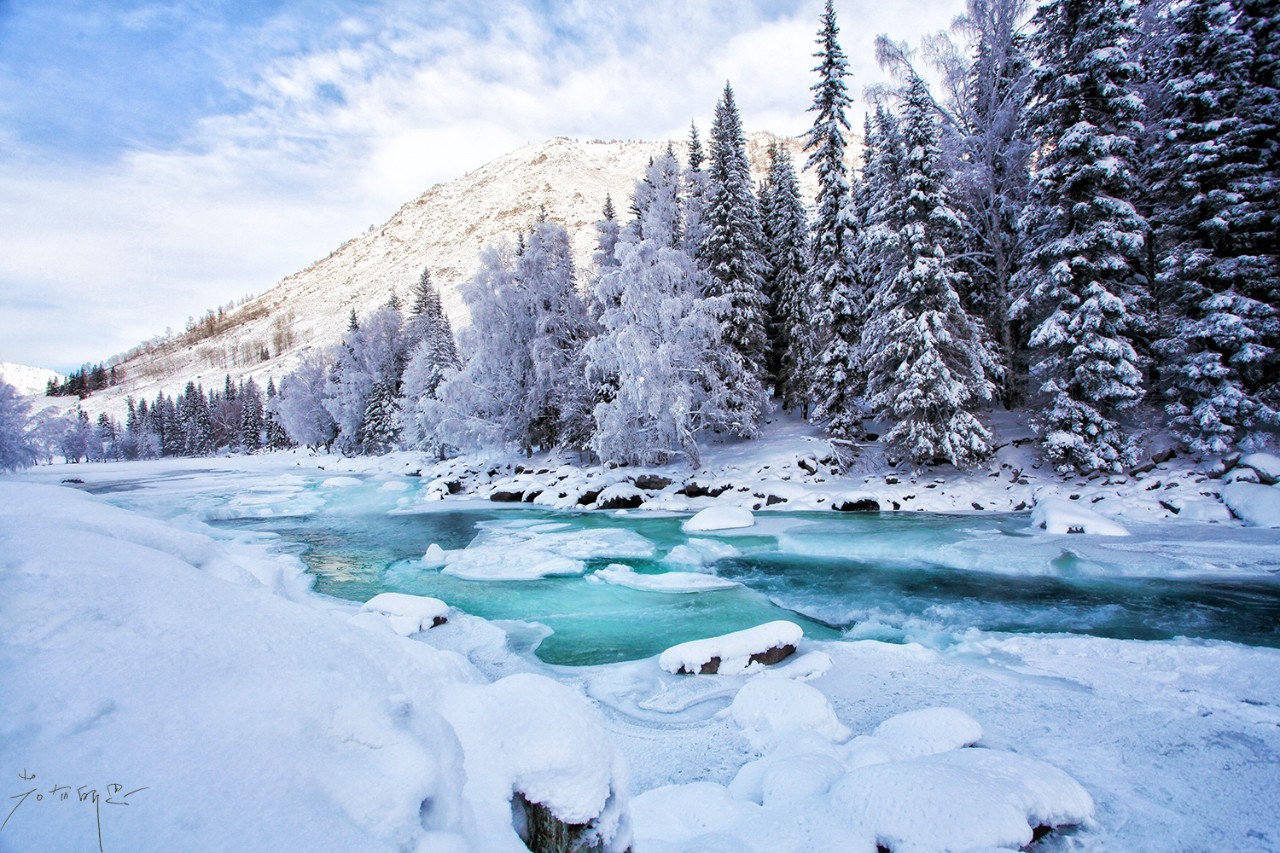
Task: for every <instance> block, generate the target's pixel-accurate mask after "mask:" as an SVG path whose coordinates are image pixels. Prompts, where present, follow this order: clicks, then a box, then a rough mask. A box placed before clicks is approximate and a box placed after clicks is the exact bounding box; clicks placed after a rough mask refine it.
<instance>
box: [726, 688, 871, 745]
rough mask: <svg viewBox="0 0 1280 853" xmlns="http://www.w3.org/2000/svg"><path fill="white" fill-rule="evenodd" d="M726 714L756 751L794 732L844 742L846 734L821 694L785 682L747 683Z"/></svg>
mask: <svg viewBox="0 0 1280 853" xmlns="http://www.w3.org/2000/svg"><path fill="white" fill-rule="evenodd" d="M729 712H730V714H731V715H732V716H733V720H734V722H736V723H737V724H738V725H739V726H741V727H742V734H743V736H744V737H746V739H747V741H748V742H749V743H750V744H751V746H752V748H754V749H757V750H764V749H767V748H768V747H770V746H772V745H774V744H775V743H777V742H778V740H779V739H780V738H781V737H783V736H785V735H788V734H794V733H796V732H812V733H814V734H817V735H818V736H820V737H822V738H824V739H825V740H828V741H832V742H839V741H844V740H847V739H848V737H849V734H850V732H849V729H848V728H847V727H846V726H845V725H844V724H843V723H841V722H840V720H838V719H837V718H836V712H835V711H834V710H833V709H832V707H831V703H830V702H829V701H828V700H827V697H826V696H824V695H823V693H822V691H820V690H818V689H817V688H816V687H812V686H810V685H808V684H804V683H802V682H798V681H791V680H789V679H783V678H755V679H752V680H751V681H748V682H747V683H746V684H745V685H743V686H742V689H741V690H739V691H738V693H737V695H736V696H734V697H733V704H732V705H731V706H730V708H729Z"/></svg>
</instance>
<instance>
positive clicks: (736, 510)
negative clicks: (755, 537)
mask: <svg viewBox="0 0 1280 853" xmlns="http://www.w3.org/2000/svg"><path fill="white" fill-rule="evenodd" d="M755 523H756V517H755V516H754V515H753V514H752V513H751V510H749V509H747V508H746V507H741V506H711V507H707V508H706V509H704V510H702V511H701V512H699V513H697V514H696V515H694V516H693V517H692V518H690V519H688V520H686V521H685V522H684V523H683V524H681V525H680V529H681V530H683V531H684V532H685V533H704V532H707V531H711V530H736V529H739V528H743V527H751V526H752V525H753V524H755Z"/></svg>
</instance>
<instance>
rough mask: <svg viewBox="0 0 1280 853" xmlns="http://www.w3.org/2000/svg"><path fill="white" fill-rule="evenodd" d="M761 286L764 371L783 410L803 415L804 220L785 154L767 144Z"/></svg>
mask: <svg viewBox="0 0 1280 853" xmlns="http://www.w3.org/2000/svg"><path fill="white" fill-rule="evenodd" d="M760 220H761V229H762V231H763V233H764V244H763V245H764V259H765V265H766V270H767V273H766V277H765V281H766V286H765V291H766V292H767V293H768V294H769V359H768V365H769V373H770V375H771V376H772V377H773V378H774V390H775V393H776V394H777V395H778V397H779V398H780V399H781V401H782V407H783V408H784V409H786V410H787V411H791V410H792V409H795V408H796V407H797V406H802V407H804V409H805V414H806V415H807V414H808V411H807V409H808V403H809V399H810V393H809V379H808V377H809V373H810V371H811V369H812V361H813V358H814V352H813V343H814V341H813V332H812V327H811V325H810V319H811V317H812V314H813V304H812V301H811V299H810V294H809V290H808V284H809V222H808V215H807V214H806V212H805V207H804V199H803V198H801V196H800V184H799V182H798V181H797V179H796V172H795V168H794V167H793V166H792V164H791V155H790V154H789V153H787V151H786V150H785V149H784V148H782V147H781V146H779V145H778V144H777V143H774V144H773V145H770V146H769V174H768V176H767V177H766V178H765V180H764V182H763V183H762V184H761V185H760Z"/></svg>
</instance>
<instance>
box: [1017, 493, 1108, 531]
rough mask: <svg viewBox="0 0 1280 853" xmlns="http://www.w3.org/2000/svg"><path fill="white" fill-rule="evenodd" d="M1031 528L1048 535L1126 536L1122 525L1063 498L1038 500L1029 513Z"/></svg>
mask: <svg viewBox="0 0 1280 853" xmlns="http://www.w3.org/2000/svg"><path fill="white" fill-rule="evenodd" d="M1031 524H1032V526H1033V527H1039V528H1043V529H1044V530H1045V531H1047V532H1049V533H1088V534H1092V535H1095V536H1128V535H1129V531H1128V530H1126V529H1125V527H1124V525H1122V524H1120V523H1119V522H1117V521H1112V520H1111V519H1109V518H1107V517H1106V516H1103V515H1099V514H1098V513H1096V512H1094V511H1093V510H1091V509H1089V508H1088V507H1084V506H1080V504H1078V503H1076V502H1075V501H1069V500H1065V499H1063V498H1049V497H1046V498H1039V499H1037V500H1036V505H1035V509H1033V510H1032V511H1031Z"/></svg>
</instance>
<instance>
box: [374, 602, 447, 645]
mask: <svg viewBox="0 0 1280 853" xmlns="http://www.w3.org/2000/svg"><path fill="white" fill-rule="evenodd" d="M360 612H361V613H378V614H381V615H383V616H386V617H387V621H388V622H390V623H391V627H392V629H393V630H394V631H395V632H396V633H397V634H400V635H401V636H403V637H411V636H413V635H414V634H416V633H418V632H419V631H425V630H427V629H428V628H431V627H432V626H434V625H438V624H440V622H442V621H445V620H446V617H447V614H448V613H449V605H447V604H445V603H444V602H443V601H441V600H440V599H438V598H431V597H429V596H425V595H409V594H407V593H403V592H383V593H379V594H378V595H375V596H374V597H373V598H371V599H369V600H368V601H366V602H365V603H364V604H363V605H361V606H360ZM437 620H439V621H437Z"/></svg>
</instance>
